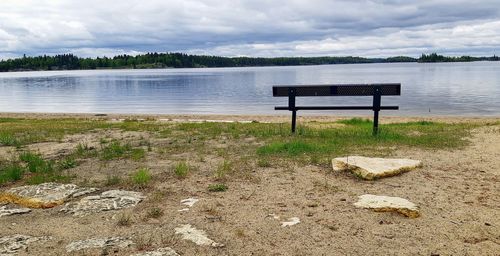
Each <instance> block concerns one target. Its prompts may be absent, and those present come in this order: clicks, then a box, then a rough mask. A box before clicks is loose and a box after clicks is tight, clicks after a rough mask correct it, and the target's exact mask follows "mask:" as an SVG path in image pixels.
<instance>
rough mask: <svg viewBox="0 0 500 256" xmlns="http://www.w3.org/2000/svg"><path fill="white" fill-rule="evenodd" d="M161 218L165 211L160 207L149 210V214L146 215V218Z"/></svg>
mask: <svg viewBox="0 0 500 256" xmlns="http://www.w3.org/2000/svg"><path fill="white" fill-rule="evenodd" d="M161 216H163V210H162V209H161V208H158V207H154V208H151V209H149V210H148V213H147V215H146V217H148V218H153V219H158V218H160V217H161Z"/></svg>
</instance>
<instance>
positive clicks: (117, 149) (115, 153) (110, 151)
mask: <svg viewBox="0 0 500 256" xmlns="http://www.w3.org/2000/svg"><path fill="white" fill-rule="evenodd" d="M131 149H132V147H131V146H130V144H121V143H120V142H118V141H113V142H111V143H110V144H108V145H105V146H103V147H102V149H101V152H100V158H101V159H102V160H112V159H115V158H121V157H124V156H125V154H127V153H129V152H130V151H131Z"/></svg>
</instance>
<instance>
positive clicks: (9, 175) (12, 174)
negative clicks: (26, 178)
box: [0, 163, 24, 184]
mask: <svg viewBox="0 0 500 256" xmlns="http://www.w3.org/2000/svg"><path fill="white" fill-rule="evenodd" d="M23 174H24V168H23V167H22V166H20V165H19V164H17V163H9V164H7V165H6V166H0V184H3V183H7V182H13V181H17V180H20V179H21V178H22V177H23Z"/></svg>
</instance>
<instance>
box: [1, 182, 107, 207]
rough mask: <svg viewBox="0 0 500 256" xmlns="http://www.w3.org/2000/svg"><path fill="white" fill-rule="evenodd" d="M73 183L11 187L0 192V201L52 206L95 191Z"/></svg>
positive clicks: (30, 205)
mask: <svg viewBox="0 0 500 256" xmlns="http://www.w3.org/2000/svg"><path fill="white" fill-rule="evenodd" d="M97 190H98V189H96V188H81V187H78V186H77V185H74V184H58V183H52V182H50V183H42V184H39V185H29V186H21V187H16V188H11V189H9V190H7V191H5V192H3V193H0V202H7V203H15V204H18V205H22V206H25V207H29V208H52V207H55V206H58V205H61V204H63V203H64V202H65V201H66V200H68V199H69V198H72V197H76V196H81V195H84V194H88V193H92V192H95V191H97Z"/></svg>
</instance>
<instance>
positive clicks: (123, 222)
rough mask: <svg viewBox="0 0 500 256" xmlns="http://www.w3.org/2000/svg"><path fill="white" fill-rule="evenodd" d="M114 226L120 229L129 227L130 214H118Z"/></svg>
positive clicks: (130, 223) (130, 221)
mask: <svg viewBox="0 0 500 256" xmlns="http://www.w3.org/2000/svg"><path fill="white" fill-rule="evenodd" d="M116 225H118V226H120V227H129V226H130V225H132V217H131V216H130V214H126V213H122V214H120V216H118V221H117V222H116Z"/></svg>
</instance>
